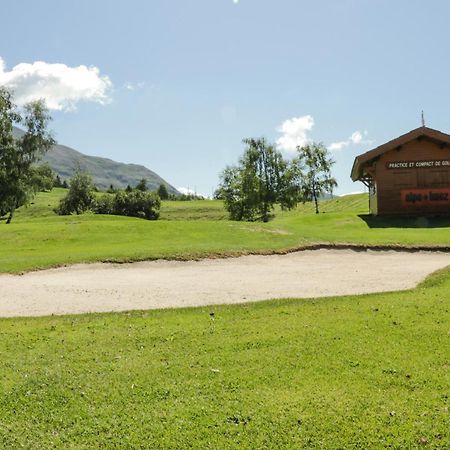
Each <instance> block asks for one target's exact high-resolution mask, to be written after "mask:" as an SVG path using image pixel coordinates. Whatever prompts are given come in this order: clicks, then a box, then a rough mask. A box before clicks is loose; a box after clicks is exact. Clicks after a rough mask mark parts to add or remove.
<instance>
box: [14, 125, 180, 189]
mask: <svg viewBox="0 0 450 450" xmlns="http://www.w3.org/2000/svg"><path fill="white" fill-rule="evenodd" d="M23 134H24V132H23V130H21V129H20V128H16V127H14V135H15V136H16V137H20V136H22V135H23ZM43 160H44V161H45V162H47V163H48V164H49V166H50V167H51V168H52V169H53V170H54V171H55V172H56V174H58V175H59V176H60V178H61V180H68V179H69V178H70V177H72V175H73V174H74V173H75V171H76V169H77V168H78V167H79V168H80V169H81V170H83V171H86V172H89V173H90V174H91V175H92V178H93V179H94V184H95V185H96V186H97V187H98V188H99V189H107V188H109V186H110V185H111V184H112V185H113V186H114V187H116V188H125V187H126V186H127V185H128V184H129V185H130V186H136V184H137V183H138V182H139V181H140V180H141V179H142V178H145V179H146V180H147V186H148V188H149V190H151V191H156V190H157V189H158V187H159V186H160V184H165V185H166V187H167V190H168V192H169V194H174V195H179V194H180V193H179V192H178V191H177V190H176V189H175V188H174V187H173V186H172V185H170V184H169V183H168V182H167V181H165V180H164V179H163V178H161V177H160V176H159V175H158V174H157V173H155V172H153V171H152V170H150V169H147V168H146V167H144V166H140V165H137V164H125V163H121V162H117V161H113V160H112V159H108V158H100V157H98V156H88V155H85V154H83V153H81V152H79V151H77V150H74V149H73V148H70V147H67V146H65V145H60V144H56V145H54V146H53V147H52V148H51V149H50V150H49V151H48V152H47V153H46V154H45V156H44V158H43Z"/></svg>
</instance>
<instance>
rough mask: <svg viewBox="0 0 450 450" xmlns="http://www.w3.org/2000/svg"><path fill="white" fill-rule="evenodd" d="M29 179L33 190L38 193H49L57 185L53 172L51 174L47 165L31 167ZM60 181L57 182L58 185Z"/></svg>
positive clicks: (50, 169)
mask: <svg viewBox="0 0 450 450" xmlns="http://www.w3.org/2000/svg"><path fill="white" fill-rule="evenodd" d="M30 177H31V183H32V185H33V186H34V189H35V190H36V191H38V192H45V191H50V190H51V189H52V188H53V187H54V186H55V185H56V184H58V180H57V179H56V177H55V172H53V170H52V168H51V167H50V166H49V165H48V164H47V163H45V164H39V165H37V166H33V167H31V169H30ZM60 181H61V180H59V184H60ZM58 187H60V186H58Z"/></svg>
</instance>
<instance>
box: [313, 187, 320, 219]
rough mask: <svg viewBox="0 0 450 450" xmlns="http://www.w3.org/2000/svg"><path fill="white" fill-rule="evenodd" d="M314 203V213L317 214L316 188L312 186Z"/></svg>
mask: <svg viewBox="0 0 450 450" xmlns="http://www.w3.org/2000/svg"><path fill="white" fill-rule="evenodd" d="M313 197H314V204H315V205H316V214H319V202H318V201H317V194H316V188H315V187H313Z"/></svg>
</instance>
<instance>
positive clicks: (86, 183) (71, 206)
mask: <svg viewBox="0 0 450 450" xmlns="http://www.w3.org/2000/svg"><path fill="white" fill-rule="evenodd" d="M94 200H95V196H94V183H93V181H92V177H91V176H90V175H89V174H88V173H86V172H81V170H79V169H78V170H77V171H76V172H75V175H74V176H73V177H72V178H71V179H70V181H69V192H68V193H67V195H66V196H65V197H63V198H62V199H61V200H60V202H59V207H58V209H57V212H58V214H60V215H69V214H72V213H76V214H81V213H84V212H86V211H88V210H90V209H91V208H92V207H93V205H94Z"/></svg>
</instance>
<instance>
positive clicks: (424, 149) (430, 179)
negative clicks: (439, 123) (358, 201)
mask: <svg viewBox="0 0 450 450" xmlns="http://www.w3.org/2000/svg"><path fill="white" fill-rule="evenodd" d="M351 178H352V180H353V181H362V182H363V183H364V184H365V185H366V186H367V187H368V189H369V205H370V213H371V214H374V215H407V216H427V215H450V135H448V134H445V133H441V132H440V131H437V130H433V129H431V128H427V127H425V126H423V127H420V128H417V129H415V130H412V131H410V132H409V133H406V134H404V135H403V136H400V137H398V138H397V139H394V140H392V141H390V142H387V143H386V144H383V145H380V146H379V147H377V148H375V149H373V150H370V151H368V152H366V153H364V154H362V155H359V156H357V157H356V158H355V162H354V163H353V168H352V173H351Z"/></svg>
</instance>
